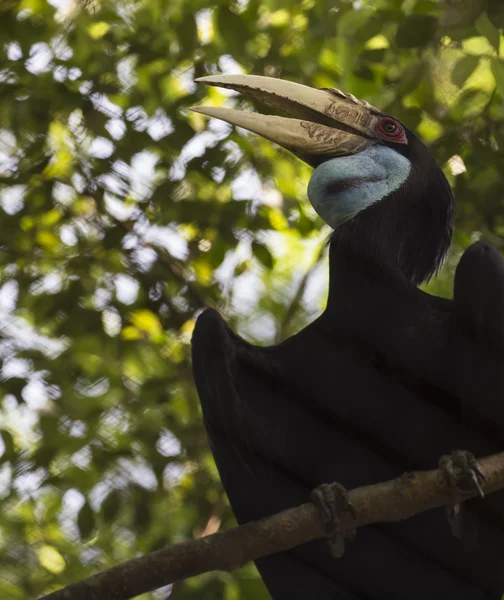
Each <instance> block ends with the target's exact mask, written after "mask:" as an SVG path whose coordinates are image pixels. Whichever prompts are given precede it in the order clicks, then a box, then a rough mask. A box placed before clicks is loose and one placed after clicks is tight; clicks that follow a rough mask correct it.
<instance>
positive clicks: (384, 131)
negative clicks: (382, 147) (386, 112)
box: [376, 117, 408, 144]
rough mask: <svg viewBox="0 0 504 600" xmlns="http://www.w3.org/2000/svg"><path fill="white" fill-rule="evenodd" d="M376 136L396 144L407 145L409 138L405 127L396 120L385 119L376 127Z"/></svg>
mask: <svg viewBox="0 0 504 600" xmlns="http://www.w3.org/2000/svg"><path fill="white" fill-rule="evenodd" d="M376 134H377V136H378V137H379V138H381V139H383V140H386V141H388V142H394V143H396V144H407V143H408V138H407V137H406V132H405V131H404V127H403V126H402V125H401V124H400V123H399V122H398V121H396V120H395V119H391V118H390V117H383V118H382V119H380V120H379V121H378V124H377V125H376Z"/></svg>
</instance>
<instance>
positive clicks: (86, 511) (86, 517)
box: [77, 502, 96, 540]
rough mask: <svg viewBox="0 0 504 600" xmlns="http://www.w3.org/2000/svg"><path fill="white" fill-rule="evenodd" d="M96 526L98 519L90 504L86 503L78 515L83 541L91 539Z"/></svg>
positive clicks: (78, 524) (78, 525)
mask: <svg viewBox="0 0 504 600" xmlns="http://www.w3.org/2000/svg"><path fill="white" fill-rule="evenodd" d="M95 525H96V518H95V514H94V512H93V509H92V508H91V506H90V505H89V503H88V502H85V503H84V505H83V506H82V508H81V509H80V511H79V514H78V515H77V527H78V528H79V533H80V536H81V538H82V539H84V540H86V539H88V538H90V537H91V534H92V533H93V531H94V528H95Z"/></svg>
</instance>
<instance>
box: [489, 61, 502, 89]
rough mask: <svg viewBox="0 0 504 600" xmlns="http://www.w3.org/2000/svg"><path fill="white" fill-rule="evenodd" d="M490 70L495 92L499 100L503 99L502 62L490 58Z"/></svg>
mask: <svg viewBox="0 0 504 600" xmlns="http://www.w3.org/2000/svg"><path fill="white" fill-rule="evenodd" d="M490 68H491V69H492V75H493V76H494V78H495V84H496V86H497V92H498V93H499V96H500V97H501V98H504V61H502V60H499V59H498V58H492V60H491V62H490Z"/></svg>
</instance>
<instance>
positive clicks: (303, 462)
mask: <svg viewBox="0 0 504 600" xmlns="http://www.w3.org/2000/svg"><path fill="white" fill-rule="evenodd" d="M263 79H264V78H263ZM405 135H407V140H408V141H407V142H404V141H402V142H400V143H408V142H409V143H408V147H407V149H406V150H402V147H401V148H400V151H401V152H402V154H403V155H404V156H405V157H406V159H405V160H407V161H408V162H409V164H411V169H409V167H408V169H406V170H405V169H404V166H403V165H404V163H403V162H400V161H399V162H400V169H399V170H398V171H397V172H398V173H399V174H400V178H399V179H397V178H396V179H397V181H398V183H396V182H395V180H393V179H391V180H390V181H391V182H390V181H388V180H387V181H386V182H385V183H386V186H388V187H387V189H386V191H385V192H383V193H384V197H383V198H381V200H380V202H367V203H366V205H365V206H364V205H363V206H362V207H360V209H359V211H357V212H356V214H352V215H350V216H345V218H344V219H343V220H342V221H341V222H338V226H337V228H336V230H335V233H334V235H333V240H332V242H331V245H330V286H329V299H328V303H327V307H326V310H325V311H324V313H323V314H322V315H321V316H320V317H319V318H318V319H317V320H316V321H314V322H313V323H312V324H311V325H309V326H308V327H307V328H306V329H304V330H302V331H301V332H300V333H298V334H297V335H295V336H293V337H291V338H289V339H287V340H285V341H284V342H282V343H281V344H279V345H277V346H272V347H267V348H259V347H255V346H252V345H251V344H249V343H247V342H246V341H244V340H243V339H241V338H240V337H239V336H237V335H236V334H235V333H234V332H232V331H231V330H230V329H229V328H228V327H227V326H226V324H225V323H224V321H223V320H222V318H221V317H220V316H219V314H218V313H217V312H216V311H213V310H207V311H205V312H204V313H203V314H202V315H201V316H200V317H199V319H198V321H197V325H196V329H195V332H194V337H193V365H194V374H195V380H196V384H197V387H198V391H199V394H200V399H201V403H202V407H203V414H204V419H205V424H206V426H207V429H208V432H209V437H210V441H211V445H212V450H213V452H214V456H215V459H216V462H217V465H218V468H219V472H220V474H221V477H222V480H223V483H224V487H225V489H226V491H227V493H228V496H229V499H230V502H231V505H232V508H233V511H234V513H235V515H236V517H237V519H238V521H239V522H246V521H249V520H252V519H258V518H261V517H264V516H266V515H269V514H272V513H275V512H278V511H280V510H282V509H285V508H288V507H291V506H295V505H298V504H301V503H304V502H306V501H307V500H308V498H309V495H310V491H311V490H313V489H314V488H315V487H317V486H318V485H320V484H322V483H328V482H333V481H337V482H339V483H341V484H343V485H344V486H345V487H347V488H350V489H351V488H354V487H358V486H362V485H369V484H372V483H377V482H379V481H383V480H386V479H391V478H394V477H397V476H399V475H400V474H402V473H403V472H405V471H411V470H417V469H431V468H434V467H436V465H437V462H438V460H439V458H440V456H441V455H443V454H447V453H450V452H451V451H453V450H456V449H464V450H468V451H471V452H472V453H474V454H475V455H476V456H482V455H486V454H490V453H493V452H497V451H501V450H502V445H503V444H502V434H503V433H504V326H503V324H502V323H503V321H504V317H502V315H503V314H504V308H503V307H502V306H501V305H500V304H499V301H498V300H497V301H495V300H489V299H488V296H489V294H491V296H492V298H496V297H497V298H501V299H502V298H504V263H503V261H502V259H501V258H500V256H499V254H498V253H497V252H496V250H495V249H493V248H492V247H491V246H489V245H488V244H486V243H479V244H476V245H474V246H473V247H471V249H470V250H469V251H468V253H467V254H466V255H464V256H465V258H464V259H463V260H462V261H461V265H460V266H459V269H458V270H457V275H456V286H455V297H454V300H453V301H448V300H444V299H440V298H436V297H433V296H430V295H428V294H426V293H424V292H422V291H421V290H419V289H418V288H417V287H416V284H417V283H419V282H420V281H422V280H424V279H425V278H426V277H428V276H429V275H430V274H431V273H432V272H433V271H434V270H435V269H436V268H437V267H438V266H439V263H440V261H441V260H442V257H443V256H444V253H445V251H446V248H447V245H448V243H449V239H450V236H451V226H452V215H453V204H452V197H451V193H450V192H449V189H448V187H447V184H446V181H445V180H444V177H443V175H442V173H441V171H440V170H439V169H438V167H437V166H436V165H435V163H434V161H433V160H432V159H431V158H430V155H429V154H428V152H427V150H426V148H425V147H424V146H423V144H421V142H420V141H419V140H417V138H415V137H414V136H413V135H412V134H411V133H410V132H407V130H406V134H405ZM393 147H394V148H396V147H397V146H396V145H394V146H393ZM374 148H377V151H378V152H379V146H378V147H377V146H374ZM360 151H361V149H360V148H359V152H360ZM387 152H389V151H388V150H387ZM375 154H376V152H375ZM383 156H386V158H387V160H388V158H389V156H388V155H386V154H385V153H382V154H381V155H380V156H379V159H378V160H377V161H376V164H378V163H380V164H379V165H378V167H377V169H378V173H379V169H380V168H381V164H382V163H383V160H382V159H383ZM341 160H342V159H334V163H335V164H336V163H338V168H340V166H341V164H342V163H341ZM343 160H345V159H343ZM338 161H340V162H338ZM401 161H402V159H401ZM328 164H329V163H328V162H325V165H326V166H325V167H324V170H325V171H328V169H329V168H330V167H327V165H328ZM371 168H374V167H373V166H372V167H371ZM393 169H394V167H393V165H392V167H391V170H392V171H393ZM409 170H411V173H410V172H409ZM325 171H324V172H322V171H320V170H319V175H318V180H317V179H316V178H315V182H316V185H317V186H318V187H319V188H320V189H321V190H322V192H319V190H316V192H315V193H316V194H318V193H322V194H323V193H325V192H326V191H327V193H328V194H329V193H331V194H335V195H336V196H337V195H338V194H339V195H341V194H342V193H343V194H344V193H346V190H347V189H348V185H346V184H345V185H344V186H341V185H340V184H338V181H336V184H334V182H331V181H329V182H326V181H325V180H324V178H326V177H327V176H328V175H327V173H325ZM335 172H336V170H334V169H333V171H332V173H333V177H334V173H335ZM315 174H316V176H317V171H316V172H315ZM329 177H331V175H330V174H329ZM373 177H375V176H374V175H373ZM336 179H337V178H336ZM370 181H371V184H369V182H370ZM362 182H364V183H362ZM358 183H359V185H366V186H367V185H373V183H374V179H372V178H369V177H368V178H367V179H366V180H364V179H360V180H359V182H358ZM379 185H381V186H382V187H383V184H382V182H381V180H380V184H379ZM375 189H378V188H375ZM380 189H381V188H380ZM370 190H371V192H372V190H373V188H370ZM368 192H369V194H370V193H371V192H370V191H369V189H368V191H367V192H366V193H368ZM369 194H368V196H369ZM436 194H437V195H436ZM369 197H371V196H369ZM322 200H323V201H326V198H322ZM314 204H315V203H314ZM322 204H323V203H322ZM339 214H340V215H341V214H342V213H341V212H340V213H339ZM345 215H346V213H345ZM474 282H476V283H477V286H476V288H475V286H474V285H473V284H474ZM468 290H470V291H468ZM466 292H468V293H466ZM494 325H495V326H494ZM501 367H502V368H501ZM467 516H468V517H469V518H467V519H466V521H465V522H466V524H469V526H470V524H471V523H473V522H475V521H477V522H478V529H479V533H478V538H477V541H475V540H474V539H473V536H471V535H468V536H467V540H468V541H467V540H466V541H465V542H462V541H461V540H459V539H457V538H455V537H454V536H453V535H452V532H451V530H450V525H449V523H448V520H447V519H446V516H445V513H444V511H443V510H436V511H429V512H427V513H423V514H420V515H417V516H415V517H413V518H411V519H409V520H407V521H404V522H401V523H394V524H380V525H375V526H370V527H366V528H362V529H360V530H359V531H358V534H357V540H356V542H355V543H353V544H351V545H350V546H349V547H348V548H347V551H346V552H345V555H344V556H343V557H342V558H341V559H338V560H335V559H334V557H333V556H332V554H331V552H330V550H329V547H328V545H327V542H326V541H324V540H320V541H316V542H312V543H310V544H305V545H303V546H300V547H298V548H295V549H293V550H291V551H289V552H284V553H281V554H277V555H274V556H270V557H266V558H263V559H261V560H258V561H257V565H258V568H259V571H260V573H261V575H262V577H263V578H264V580H265V582H266V585H267V587H268V589H269V591H270V593H271V595H272V597H273V598H274V600H297V599H305V598H314V599H317V600H330V599H331V600H339V599H342V600H343V599H352V600H357V599H358V600H405V599H407V600H424V599H426V598H432V599H433V600H447V599H450V600H451V599H452V598H453V599H454V600H483V599H486V600H500V599H501V596H502V594H503V593H504V494H503V493H496V494H492V495H490V496H489V497H488V498H485V499H484V500H482V501H480V500H478V501H473V502H472V503H471V507H470V509H469V510H468V515H467Z"/></svg>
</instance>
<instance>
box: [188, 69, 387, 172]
mask: <svg viewBox="0 0 504 600" xmlns="http://www.w3.org/2000/svg"><path fill="white" fill-rule="evenodd" d="M196 82H197V83H205V84H207V85H215V86H218V87H223V88H229V89H232V90H236V91H238V92H242V93H246V94H249V95H251V96H253V97H254V98H256V99H258V100H262V101H264V102H267V103H268V104H271V105H273V106H274V107H276V108H279V109H281V110H283V111H284V112H286V113H287V114H288V115H290V117H293V118H287V117H278V116H273V115H260V114H257V113H252V112H243V111H239V110H233V109H229V108H214V107H210V106H198V107H195V108H193V109H191V110H193V111H195V112H198V113H202V114H204V115H207V116H209V117H215V118H217V119H222V120H223V121H227V122H228V123H231V124H232V125H237V126H239V127H243V128H245V129H248V130H249V131H252V132H254V133H257V134H259V135H261V136H262V137H264V138H266V139H268V140H271V141H272V142H275V143H277V144H279V145H280V146H283V147H284V148H286V149H287V150H289V151H290V152H292V153H293V154H295V155H296V156H298V157H299V158H301V159H302V160H304V161H305V162H306V163H308V164H310V165H312V166H316V165H317V164H319V163H320V162H321V159H322V160H323V159H324V158H329V157H331V156H341V155H348V154H356V153H357V152H361V151H362V150H363V149H364V148H365V147H366V146H368V145H369V144H371V143H373V140H374V139H376V134H375V129H376V125H377V123H378V120H379V118H380V113H379V111H378V110H377V109H376V108H373V107H372V106H371V105H370V104H368V103H367V102H361V101H360V100H357V98H355V96H352V95H350V94H345V93H343V92H341V91H340V90H337V89H321V90H317V89H313V88H310V87H307V86H305V85H301V84H299V83H293V82H292V81H283V80H281V79H275V78H274V77H263V76H260V75H211V76H209V77H200V78H199V79H196Z"/></svg>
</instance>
